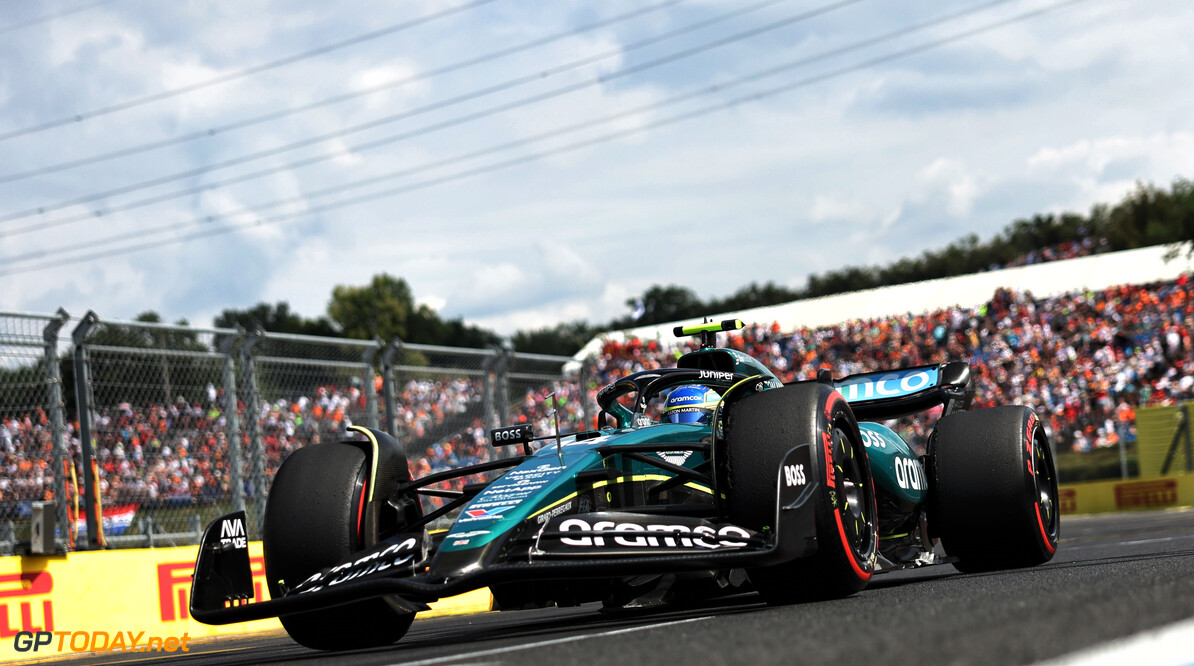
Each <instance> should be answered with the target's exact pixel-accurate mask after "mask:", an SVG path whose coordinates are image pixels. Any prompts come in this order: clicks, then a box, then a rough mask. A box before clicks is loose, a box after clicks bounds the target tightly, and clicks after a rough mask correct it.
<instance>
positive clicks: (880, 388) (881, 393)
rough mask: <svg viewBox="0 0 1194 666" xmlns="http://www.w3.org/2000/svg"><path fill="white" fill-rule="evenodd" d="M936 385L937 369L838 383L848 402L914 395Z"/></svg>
mask: <svg viewBox="0 0 1194 666" xmlns="http://www.w3.org/2000/svg"><path fill="white" fill-rule="evenodd" d="M936 385H937V368H915V369H911V370H895V371H892V372H885V373H870V374H867V375H863V376H861V377H855V378H847V379H844V380H842V381H840V382H837V383H836V387H837V390H838V391H840V392H841V394H842V397H844V398H845V399H846V402H855V401H858V400H873V399H876V398H896V397H900V396H906V395H912V394H914V393H918V392H920V391H923V390H925V389H927V388H931V387H933V386H936Z"/></svg>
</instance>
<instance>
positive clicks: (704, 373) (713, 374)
mask: <svg viewBox="0 0 1194 666" xmlns="http://www.w3.org/2000/svg"><path fill="white" fill-rule="evenodd" d="M700 378H701V379H712V380H714V381H719V382H732V381H734V373H732V372H720V371H718V370H701V371H700Z"/></svg>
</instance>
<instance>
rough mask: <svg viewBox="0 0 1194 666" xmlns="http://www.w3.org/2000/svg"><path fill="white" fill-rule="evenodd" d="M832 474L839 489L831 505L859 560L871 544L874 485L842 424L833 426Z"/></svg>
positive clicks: (864, 556)
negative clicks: (864, 470)
mask: <svg viewBox="0 0 1194 666" xmlns="http://www.w3.org/2000/svg"><path fill="white" fill-rule="evenodd" d="M833 442H834V445H833V452H834V456H833V457H834V460H833V467H834V476H835V477H836V478H837V480H838V489H839V491H840V492H839V493H837V496H836V498H833V499H835V500H836V501H835V504H834V508H835V509H837V510H838V511H839V512H840V514H841V517H842V527H843V528H844V529H845V536H846V541H847V542H848V543H849V544H850V548H851V549H852V550H853V551H854V555H855V557H856V558H857V559H859V560H865V559H866V558H867V557H869V556H870V551H871V549H872V548H873V547H874V539H873V534H874V531H875V528H874V526H875V515H874V512H875V498H874V495H873V493H874V489H873V487H872V486H871V484H870V483H869V482H868V480H867V479H866V478H865V477H864V474H863V468H862V465H861V464H860V462H859V460H858V455H857V452H856V450H855V447H854V446H853V445H852V443H851V442H850V438H849V436H848V435H847V434H846V433H845V431H843V430H842V429H841V428H834V430H833Z"/></svg>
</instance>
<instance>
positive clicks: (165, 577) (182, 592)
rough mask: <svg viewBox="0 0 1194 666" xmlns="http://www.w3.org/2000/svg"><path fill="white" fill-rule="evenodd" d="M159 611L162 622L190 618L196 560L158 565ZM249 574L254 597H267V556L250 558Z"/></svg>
mask: <svg viewBox="0 0 1194 666" xmlns="http://www.w3.org/2000/svg"><path fill="white" fill-rule="evenodd" d="M157 569H158V613H159V616H160V617H161V620H162V622H176V621H181V620H189V619H190V617H191V616H190V612H189V610H188V608H189V604H188V601H187V600H188V599H189V598H190V596H191V572H192V571H194V569H195V563H194V562H165V563H162V564H159V565H158V567H157ZM249 574H250V575H251V576H252V577H253V598H254V599H256V600H258V601H260V600H262V599H265V598H266V597H265V558H264V557H250V558H249Z"/></svg>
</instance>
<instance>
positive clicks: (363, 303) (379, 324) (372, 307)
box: [328, 273, 500, 347]
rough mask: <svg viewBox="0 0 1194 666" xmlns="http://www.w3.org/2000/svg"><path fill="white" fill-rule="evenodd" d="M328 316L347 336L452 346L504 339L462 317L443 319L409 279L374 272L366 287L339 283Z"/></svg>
mask: <svg viewBox="0 0 1194 666" xmlns="http://www.w3.org/2000/svg"><path fill="white" fill-rule="evenodd" d="M328 317H329V318H330V319H331V320H332V322H334V323H335V324H336V325H337V326H339V327H340V330H341V331H343V333H344V335H345V336H347V337H350V338H358V339H362V340H370V339H373V338H374V337H380V338H381V339H383V340H390V339H392V338H393V337H394V336H398V337H400V338H402V340H403V341H405V342H411V343H419V344H435V345H447V346H450V347H485V346H488V345H490V344H494V343H496V342H498V341H499V340H500V338H499V337H498V336H497V334H495V333H493V332H492V331H487V330H485V329H482V328H478V327H475V326H468V325H465V323H464V322H463V321H462V320H459V319H454V320H449V321H444V320H442V319H440V317H439V315H438V314H437V313H436V312H435V310H432V309H431V308H430V307H429V306H427V305H417V304H415V301H414V295H413V293H412V292H411V289H410V285H409V284H407V283H406V280H404V279H402V278H396V277H394V276H392V275H389V274H387V273H379V274H378V275H374V276H373V279H372V280H371V281H370V282H369V284H367V285H365V286H362V287H351V286H346V285H337V286H336V288H335V289H333V290H332V300H331V302H330V303H328Z"/></svg>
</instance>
